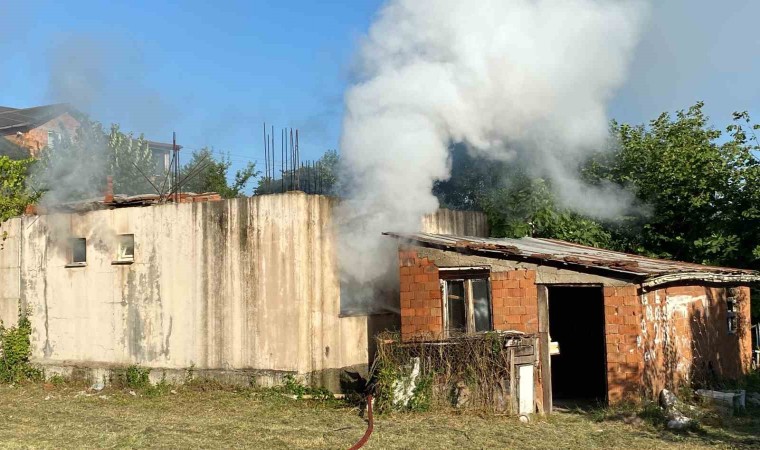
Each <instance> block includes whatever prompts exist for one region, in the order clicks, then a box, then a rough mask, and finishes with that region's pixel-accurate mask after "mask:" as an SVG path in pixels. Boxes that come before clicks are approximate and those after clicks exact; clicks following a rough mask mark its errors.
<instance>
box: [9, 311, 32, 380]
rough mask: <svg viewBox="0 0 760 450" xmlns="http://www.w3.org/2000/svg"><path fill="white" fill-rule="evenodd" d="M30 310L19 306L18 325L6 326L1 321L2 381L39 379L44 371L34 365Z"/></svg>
mask: <svg viewBox="0 0 760 450" xmlns="http://www.w3.org/2000/svg"><path fill="white" fill-rule="evenodd" d="M28 316H29V314H28V311H25V310H24V309H21V308H19V315H18V325H16V326H15V327H10V328H6V327H5V326H4V325H3V323H2V321H0V382H2V383H19V382H21V381H27V380H39V379H41V378H42V372H41V371H40V370H39V369H36V368H34V367H32V365H31V364H30V362H29V361H30V358H31V356H32V347H31V342H30V340H29V336H31V334H32V323H31V322H30V321H29V317H28Z"/></svg>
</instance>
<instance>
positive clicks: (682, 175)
mask: <svg viewBox="0 0 760 450" xmlns="http://www.w3.org/2000/svg"><path fill="white" fill-rule="evenodd" d="M702 106H703V105H702V103H697V104H696V105H694V106H692V107H691V108H689V109H688V110H686V111H678V112H677V113H676V117H675V120H674V119H673V118H671V117H670V116H669V115H668V114H662V115H660V116H659V117H658V118H657V119H655V120H653V121H652V122H651V123H650V125H649V127H645V126H643V125H639V126H630V125H626V124H618V123H613V124H612V131H613V133H614V135H615V136H616V138H617V139H618V143H619V145H618V146H617V148H616V149H615V151H614V152H612V153H611V154H608V155H604V156H600V157H598V158H595V159H594V160H592V161H590V162H589V164H588V166H587V167H586V171H585V175H586V177H587V178H588V179H589V180H590V181H591V182H600V181H608V182H613V183H616V184H618V185H620V186H625V187H627V188H628V189H630V190H631V191H633V192H634V193H635V195H636V198H637V200H638V201H639V202H640V203H641V204H644V205H647V206H648V207H649V208H650V214H648V215H640V216H639V217H637V218H636V224H635V226H628V227H621V228H618V229H617V230H616V239H617V240H618V241H619V242H620V243H621V244H622V245H623V246H624V247H625V249H626V250H630V251H637V252H645V253H650V254H653V255H656V256H659V257H664V258H673V259H679V260H685V261H693V262H698V263H705V264H722V265H731V266H740V267H752V266H754V265H755V264H756V262H757V260H758V255H760V248H758V245H760V239H759V238H760V234H758V229H757V228H758V225H760V222H758V219H760V214H758V213H759V212H760V211H758V209H757V205H758V200H760V197H758V195H760V192H758V187H760V184H759V183H758V182H759V181H760V165H758V160H757V158H756V157H755V154H754V153H753V152H755V151H757V146H756V145H749V144H748V141H747V135H746V133H745V132H744V130H743V128H742V126H741V125H740V124H739V123H738V122H735V123H734V124H733V125H731V126H729V127H728V131H729V137H730V138H731V139H729V140H728V141H726V142H723V143H721V142H720V139H721V138H722V133H721V132H720V131H718V130H716V129H714V128H712V127H710V126H709V124H708V118H707V117H706V116H705V115H704V112H703V111H702ZM742 119H745V120H747V121H748V120H749V118H748V117H747V116H746V113H742V114H739V115H737V116H735V120H737V121H739V120H742Z"/></svg>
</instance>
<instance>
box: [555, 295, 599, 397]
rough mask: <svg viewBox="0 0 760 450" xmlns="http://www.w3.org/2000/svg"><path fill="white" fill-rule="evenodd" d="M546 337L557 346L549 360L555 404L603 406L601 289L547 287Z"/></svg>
mask: <svg viewBox="0 0 760 450" xmlns="http://www.w3.org/2000/svg"><path fill="white" fill-rule="evenodd" d="M549 335H550V337H551V340H552V341H553V342H557V343H558V344H559V354H555V355H552V356H551V368H552V398H553V400H554V401H555V403H560V404H561V403H563V402H564V403H569V404H575V405H583V404H590V403H604V402H606V400H607V362H606V357H605V356H606V351H605V342H604V294H603V293H602V288H601V287H587V286H583V287H581V286H554V287H549Z"/></svg>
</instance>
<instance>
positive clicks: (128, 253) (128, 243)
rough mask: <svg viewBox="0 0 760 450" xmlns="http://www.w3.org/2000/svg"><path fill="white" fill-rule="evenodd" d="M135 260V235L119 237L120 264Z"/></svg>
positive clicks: (118, 256) (118, 259)
mask: <svg viewBox="0 0 760 450" xmlns="http://www.w3.org/2000/svg"><path fill="white" fill-rule="evenodd" d="M134 260H135V235H134V234H121V235H119V248H118V252H117V254H116V261H118V262H133V261H134Z"/></svg>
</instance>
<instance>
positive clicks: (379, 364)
mask: <svg viewBox="0 0 760 450" xmlns="http://www.w3.org/2000/svg"><path fill="white" fill-rule="evenodd" d="M377 339H378V354H377V358H376V361H375V365H374V367H373V377H374V378H375V380H376V383H375V404H376V409H377V411H378V412H380V413H382V412H386V411H391V410H410V411H427V410H430V409H432V408H434V407H451V406H452V405H456V406H457V407H459V408H467V409H479V410H487V411H510V410H512V408H513V400H514V399H513V398H512V397H513V396H512V395H511V390H512V388H513V386H512V385H511V384H512V383H511V381H512V378H513V377H514V375H513V372H514V368H515V354H516V352H517V351H518V350H517V349H518V348H523V347H522V346H523V345H525V344H526V342H525V341H523V340H522V339H525V340H526V341H530V342H532V341H533V340H532V338H530V337H523V336H522V335H513V334H506V333H500V332H490V333H484V334H480V335H462V336H457V337H452V338H450V339H447V340H445V341H435V342H401V341H400V339H399V336H398V334H395V333H382V334H380V335H379V336H378V338H377Z"/></svg>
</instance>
